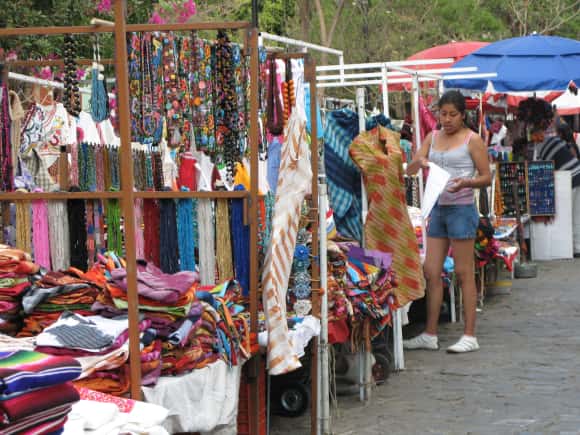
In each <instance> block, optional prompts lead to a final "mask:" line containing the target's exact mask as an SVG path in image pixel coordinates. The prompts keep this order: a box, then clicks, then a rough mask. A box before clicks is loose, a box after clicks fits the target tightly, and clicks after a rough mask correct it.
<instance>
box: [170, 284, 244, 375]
mask: <svg viewBox="0 0 580 435" xmlns="http://www.w3.org/2000/svg"><path fill="white" fill-rule="evenodd" d="M195 296H196V300H195V301H194V302H193V304H192V306H191V309H190V312H189V314H188V315H187V317H186V318H185V319H184V320H183V321H182V322H181V324H180V325H179V328H177V329H175V330H174V331H173V332H172V333H171V334H169V336H168V337H167V340H165V341H164V342H163V353H162V361H163V370H162V373H163V374H164V375H168V374H171V375H178V374H182V373H186V372H188V371H191V370H194V369H200V368H203V367H206V366H207V365H208V364H211V363H213V362H215V361H217V360H223V361H224V362H226V363H227V364H228V365H230V366H233V365H237V364H238V363H239V361H240V355H241V356H242V357H245V358H247V357H248V356H249V351H250V350H249V349H250V345H249V342H250V340H249V329H248V322H247V321H246V319H245V317H244V308H243V306H242V305H239V304H237V302H239V300H240V298H241V287H240V285H239V283H238V282H237V281H226V282H224V283H222V284H219V285H217V286H215V287H213V288H211V289H210V288H202V287H198V288H197V291H196V294H195Z"/></svg>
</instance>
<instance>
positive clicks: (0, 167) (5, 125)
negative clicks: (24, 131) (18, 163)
mask: <svg viewBox="0 0 580 435" xmlns="http://www.w3.org/2000/svg"><path fill="white" fill-rule="evenodd" d="M9 110H10V109H9V101H8V87H7V85H6V83H2V86H1V87H0V188H1V190H2V191H5V192H6V191H10V190H12V147H11V142H10V113H9Z"/></svg>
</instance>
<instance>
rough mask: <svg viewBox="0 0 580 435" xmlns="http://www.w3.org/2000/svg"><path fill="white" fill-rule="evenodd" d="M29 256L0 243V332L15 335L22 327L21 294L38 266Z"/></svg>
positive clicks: (27, 287)
mask: <svg viewBox="0 0 580 435" xmlns="http://www.w3.org/2000/svg"><path fill="white" fill-rule="evenodd" d="M30 260H31V259H30V256H29V255H28V254H27V253H25V252H23V251H21V250H19V249H13V248H11V247H9V246H7V245H0V332H1V333H4V334H7V335H16V333H17V332H18V331H19V330H20V328H21V327H22V316H21V311H22V296H23V295H24V294H25V293H26V292H27V291H28V290H29V288H30V277H31V276H32V275H33V274H35V273H36V272H38V270H39V266H38V265H36V264H34V263H32V262H31V261H30Z"/></svg>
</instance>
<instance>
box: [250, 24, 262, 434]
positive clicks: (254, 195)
mask: <svg viewBox="0 0 580 435" xmlns="http://www.w3.org/2000/svg"><path fill="white" fill-rule="evenodd" d="M248 33H249V35H248V41H249V44H250V46H249V50H248V54H249V56H250V253H249V255H250V330H251V332H252V333H254V334H256V337H257V334H258V293H259V287H260V286H259V278H260V277H259V270H258V250H259V246H258V158H259V156H258V151H259V147H260V136H259V130H258V110H259V105H260V100H259V95H258V94H259V89H258V84H259V80H260V77H259V68H260V65H259V59H258V29H256V28H252V29H250V30H249V31H248ZM260 358H261V357H260V355H256V356H255V357H254V358H252V360H251V361H249V362H248V364H249V366H248V377H249V379H248V382H249V384H250V404H249V405H250V433H251V434H256V435H258V434H259V433H261V432H260V404H261V403H262V402H263V401H264V400H265V398H264V397H260V376H259V374H260V371H261V370H263V367H262V364H261V360H260Z"/></svg>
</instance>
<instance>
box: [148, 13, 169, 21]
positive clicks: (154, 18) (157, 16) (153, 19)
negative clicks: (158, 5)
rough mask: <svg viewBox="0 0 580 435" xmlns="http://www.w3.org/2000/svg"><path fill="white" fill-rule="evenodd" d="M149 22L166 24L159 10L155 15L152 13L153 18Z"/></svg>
mask: <svg viewBox="0 0 580 435" xmlns="http://www.w3.org/2000/svg"><path fill="white" fill-rule="evenodd" d="M149 22H150V23H151V24H165V23H166V21H165V20H164V19H163V18H162V17H161V15H159V12H157V11H155V12H153V15H151V18H150V19H149Z"/></svg>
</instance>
